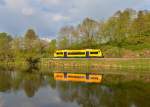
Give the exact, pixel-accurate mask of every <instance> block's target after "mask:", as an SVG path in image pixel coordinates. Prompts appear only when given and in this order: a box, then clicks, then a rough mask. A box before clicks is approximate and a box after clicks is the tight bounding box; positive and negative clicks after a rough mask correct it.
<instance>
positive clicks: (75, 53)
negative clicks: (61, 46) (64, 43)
mask: <svg viewBox="0 0 150 107" xmlns="http://www.w3.org/2000/svg"><path fill="white" fill-rule="evenodd" d="M84 54H85V52H68V55H84Z"/></svg>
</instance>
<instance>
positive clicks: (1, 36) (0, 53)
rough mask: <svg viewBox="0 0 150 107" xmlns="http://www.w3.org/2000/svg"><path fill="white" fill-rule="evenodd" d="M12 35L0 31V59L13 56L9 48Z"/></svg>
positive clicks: (7, 58)
mask: <svg viewBox="0 0 150 107" xmlns="http://www.w3.org/2000/svg"><path fill="white" fill-rule="evenodd" d="M11 41H12V37H11V36H10V35H8V34H7V33H0V60H1V61H2V60H3V61H4V60H9V59H10V58H12V57H13V55H12V50H11V45H10V43H11Z"/></svg>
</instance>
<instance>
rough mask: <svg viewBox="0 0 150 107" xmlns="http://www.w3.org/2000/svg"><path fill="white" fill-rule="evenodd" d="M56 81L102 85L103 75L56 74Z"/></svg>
mask: <svg viewBox="0 0 150 107" xmlns="http://www.w3.org/2000/svg"><path fill="white" fill-rule="evenodd" d="M54 79H55V80H57V81H72V82H86V83H101V82H102V75H101V74H95V73H94V74H93V73H67V72H54Z"/></svg>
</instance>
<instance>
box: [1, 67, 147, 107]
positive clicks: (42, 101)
mask: <svg viewBox="0 0 150 107" xmlns="http://www.w3.org/2000/svg"><path fill="white" fill-rule="evenodd" d="M54 72H55V71H51V70H49V72H45V73H42V72H40V71H38V70H37V71H35V72H32V73H31V72H26V71H19V70H8V69H1V70H0V107H150V75H149V74H137V75H136V74H124V73H123V74H118V73H104V72H95V73H94V74H103V80H102V82H101V83H85V82H73V81H56V80H55V79H54ZM64 72H69V71H64ZM91 72H93V71H91ZM113 72H114V71H113ZM71 73H81V72H78V71H76V72H75V71H74V70H72V71H71ZM82 74H84V72H82Z"/></svg>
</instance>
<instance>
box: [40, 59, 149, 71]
mask: <svg viewBox="0 0 150 107" xmlns="http://www.w3.org/2000/svg"><path fill="white" fill-rule="evenodd" d="M41 64H42V65H46V66H55V67H58V68H59V67H92V68H96V69H99V68H100V69H102V68H107V69H111V68H112V69H113V68H116V69H141V70H149V71H150V58H90V59H86V58H79V59H76V58H68V59H67V58H54V59H48V58H45V59H44V58H43V59H41Z"/></svg>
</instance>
